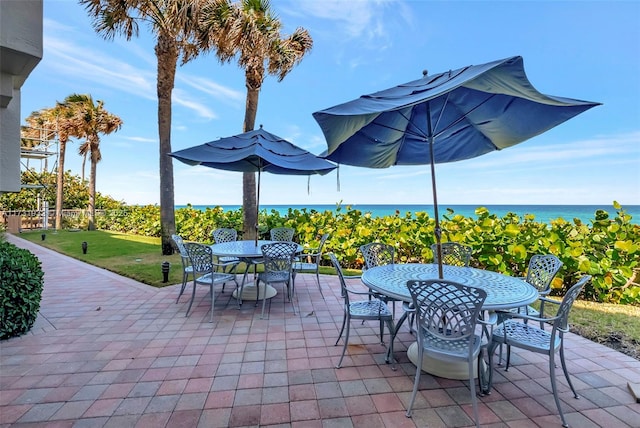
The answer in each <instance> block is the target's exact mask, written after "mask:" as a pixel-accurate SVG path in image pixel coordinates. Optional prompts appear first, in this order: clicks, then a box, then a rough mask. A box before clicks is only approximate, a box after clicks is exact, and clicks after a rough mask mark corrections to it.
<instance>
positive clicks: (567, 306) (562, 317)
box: [553, 275, 591, 333]
mask: <svg viewBox="0 0 640 428" xmlns="http://www.w3.org/2000/svg"><path fill="white" fill-rule="evenodd" d="M590 279H591V276H590V275H584V276H583V277H582V278H580V279H579V280H578V282H576V283H575V284H574V285H573V286H572V287H571V288H570V289H569V291H567V294H565V295H564V297H563V298H562V302H561V303H560V307H558V312H557V313H556V317H557V318H556V320H555V321H554V322H553V329H554V330H555V329H558V330H560V331H562V332H563V333H566V332H568V331H569V312H570V311H571V307H572V306H573V302H575V301H576V299H577V298H578V295H579V294H580V292H581V291H582V288H583V287H584V286H585V284H586V283H587V282H589V280H590Z"/></svg>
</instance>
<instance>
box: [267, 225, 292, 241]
mask: <svg viewBox="0 0 640 428" xmlns="http://www.w3.org/2000/svg"><path fill="white" fill-rule="evenodd" d="M295 232H296V231H295V230H294V229H293V228H291V227H274V228H273V229H271V230H270V231H269V235H270V236H271V240H272V241H293V235H294V234H295Z"/></svg>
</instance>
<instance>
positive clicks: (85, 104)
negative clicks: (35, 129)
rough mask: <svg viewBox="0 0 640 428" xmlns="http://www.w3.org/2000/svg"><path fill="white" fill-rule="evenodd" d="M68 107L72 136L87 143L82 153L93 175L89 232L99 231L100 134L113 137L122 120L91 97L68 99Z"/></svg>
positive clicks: (90, 181)
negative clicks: (98, 170)
mask: <svg viewBox="0 0 640 428" xmlns="http://www.w3.org/2000/svg"><path fill="white" fill-rule="evenodd" d="M64 105H65V107H66V108H67V109H68V110H69V111H70V112H71V113H72V115H71V117H70V119H69V121H70V123H71V127H70V129H69V133H70V135H72V136H74V137H77V138H81V139H84V140H85V141H84V143H82V144H81V145H80V147H79V149H78V152H79V153H80V155H81V156H87V155H89V156H90V159H91V172H90V174H89V206H88V208H87V209H88V211H89V230H94V229H95V216H96V204H95V199H96V169H97V164H98V162H100V160H102V154H101V153H100V136H99V134H105V135H108V134H111V133H112V132H116V131H117V130H118V129H120V127H121V126H122V119H120V118H119V117H118V116H116V115H114V114H111V113H109V112H108V111H107V110H105V109H104V102H103V101H98V102H97V103H94V101H93V98H92V97H91V95H78V94H73V95H70V96H68V97H67V98H66V99H65V103H64Z"/></svg>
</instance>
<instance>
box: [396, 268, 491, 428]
mask: <svg viewBox="0 0 640 428" xmlns="http://www.w3.org/2000/svg"><path fill="white" fill-rule="evenodd" d="M407 287H408V288H409V292H410V293H411V298H412V300H413V304H414V306H415V308H416V315H417V336H418V360H417V361H418V363H417V364H418V366H417V367H416V375H415V379H414V383H413V392H412V394H411V399H410V400H409V406H408V407H407V413H406V416H407V417H411V414H412V410H413V403H414V401H415V398H416V394H417V393H418V386H419V384H420V375H421V373H422V359H423V356H424V354H425V353H427V354H428V355H429V356H430V357H432V358H436V359H439V360H443V361H465V362H467V364H468V366H469V390H470V391H471V403H472V405H473V416H474V420H475V423H476V426H477V427H479V426H480V425H479V421H478V400H477V397H476V387H475V380H474V379H475V375H474V366H475V364H476V362H477V359H478V355H479V354H480V351H481V347H482V338H481V336H480V335H479V334H477V333H476V325H477V324H478V322H479V318H480V313H481V310H482V305H483V303H484V301H485V299H486V297H487V293H486V292H485V291H484V290H482V289H480V288H475V287H469V286H466V285H462V284H458V283H456V282H454V281H448V280H445V279H435V280H425V281H418V280H411V281H407Z"/></svg>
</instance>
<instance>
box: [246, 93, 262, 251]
mask: <svg viewBox="0 0 640 428" xmlns="http://www.w3.org/2000/svg"><path fill="white" fill-rule="evenodd" d="M259 95H260V88H257V89H255V88H252V87H251V86H250V85H249V84H247V100H246V105H245V112H244V126H243V128H244V129H243V132H247V131H252V130H253V128H254V127H255V124H256V114H257V113H258V96H259ZM242 215H243V231H244V234H243V239H255V238H256V234H257V226H258V202H257V200H256V175H255V173H253V172H245V173H244V174H243V175H242Z"/></svg>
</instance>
